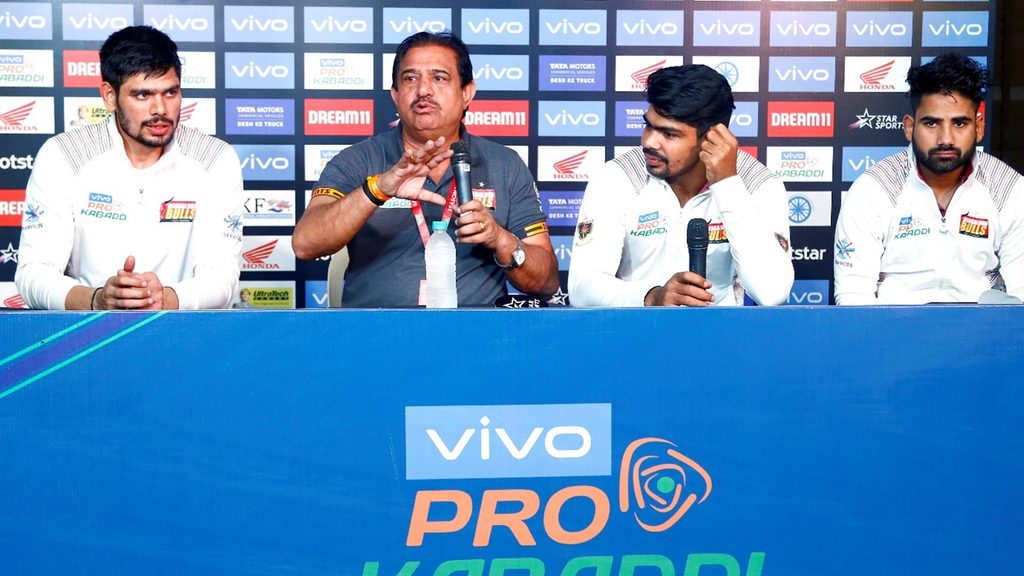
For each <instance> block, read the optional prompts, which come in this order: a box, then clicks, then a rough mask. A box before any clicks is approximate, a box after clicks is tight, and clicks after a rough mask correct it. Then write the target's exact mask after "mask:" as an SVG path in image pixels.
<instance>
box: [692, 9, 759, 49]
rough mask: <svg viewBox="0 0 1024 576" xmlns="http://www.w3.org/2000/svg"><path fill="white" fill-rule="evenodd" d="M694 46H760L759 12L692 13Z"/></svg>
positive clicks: (699, 11) (700, 11) (701, 11)
mask: <svg viewBox="0 0 1024 576" xmlns="http://www.w3.org/2000/svg"><path fill="white" fill-rule="evenodd" d="M693 45H694V46H760V45H761V13H760V12H754V11H747V10H730V11H721V12H718V11H715V12H708V11H703V10H698V11H696V12H694V13H693Z"/></svg>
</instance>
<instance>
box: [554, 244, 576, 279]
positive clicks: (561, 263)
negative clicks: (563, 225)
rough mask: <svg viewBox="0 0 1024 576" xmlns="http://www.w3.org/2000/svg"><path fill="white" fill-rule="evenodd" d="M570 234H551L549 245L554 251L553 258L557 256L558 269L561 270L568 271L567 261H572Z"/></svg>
mask: <svg viewBox="0 0 1024 576" xmlns="http://www.w3.org/2000/svg"><path fill="white" fill-rule="evenodd" d="M572 238H573V237H572V236H552V237H551V247H552V248H553V249H554V251H555V258H558V269H559V270H560V271H562V272H568V271H569V262H571V261H572Z"/></svg>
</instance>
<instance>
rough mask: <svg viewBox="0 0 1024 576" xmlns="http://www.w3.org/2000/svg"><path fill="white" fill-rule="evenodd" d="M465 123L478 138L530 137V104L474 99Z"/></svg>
mask: <svg viewBox="0 0 1024 576" xmlns="http://www.w3.org/2000/svg"><path fill="white" fill-rule="evenodd" d="M463 122H464V123H465V124H466V126H468V127H469V128H470V132H472V133H473V134H476V135H478V136H528V135H529V134H530V102H529V101H528V100H480V99H474V100H473V102H472V103H471V104H470V105H469V111H468V112H466V116H465V118H463Z"/></svg>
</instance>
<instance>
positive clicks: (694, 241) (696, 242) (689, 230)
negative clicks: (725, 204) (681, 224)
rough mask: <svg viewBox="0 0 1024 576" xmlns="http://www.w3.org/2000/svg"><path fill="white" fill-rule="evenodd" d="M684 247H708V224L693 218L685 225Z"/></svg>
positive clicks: (700, 219)
mask: <svg viewBox="0 0 1024 576" xmlns="http://www.w3.org/2000/svg"><path fill="white" fill-rule="evenodd" d="M686 246H687V247H688V248H707V247H708V222H707V220H704V219H703V218H694V219H693V220H690V222H689V223H688V224H687V225H686Z"/></svg>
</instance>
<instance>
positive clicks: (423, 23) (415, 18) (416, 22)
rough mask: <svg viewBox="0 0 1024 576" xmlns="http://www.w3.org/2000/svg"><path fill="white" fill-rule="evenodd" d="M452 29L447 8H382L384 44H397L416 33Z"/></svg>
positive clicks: (450, 14)
mask: <svg viewBox="0 0 1024 576" xmlns="http://www.w3.org/2000/svg"><path fill="white" fill-rule="evenodd" d="M451 28H452V11H451V10H450V9H448V8H410V7H404V8H384V43H385V44H399V43H401V42H402V40H404V39H405V38H406V37H407V36H411V35H413V34H415V33H417V32H444V31H445V30H451Z"/></svg>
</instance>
